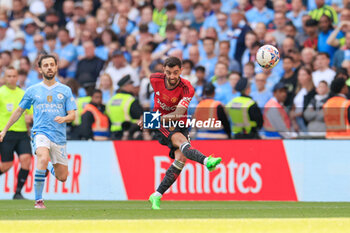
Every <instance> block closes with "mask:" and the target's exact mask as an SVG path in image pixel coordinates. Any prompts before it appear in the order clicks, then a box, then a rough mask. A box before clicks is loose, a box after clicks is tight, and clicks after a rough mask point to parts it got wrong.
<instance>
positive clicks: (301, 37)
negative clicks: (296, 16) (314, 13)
mask: <svg viewBox="0 0 350 233" xmlns="http://www.w3.org/2000/svg"><path fill="white" fill-rule="evenodd" d="M309 19H311V16H310V15H308V14H306V15H303V16H302V17H301V21H302V30H301V31H298V33H297V35H296V37H295V39H296V41H297V42H298V44H299V45H300V46H303V45H304V42H305V40H306V39H307V38H308V35H307V34H306V22H307V21H308V20H309Z"/></svg>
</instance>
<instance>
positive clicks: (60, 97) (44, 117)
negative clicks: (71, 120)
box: [19, 82, 77, 145]
mask: <svg viewBox="0 0 350 233" xmlns="http://www.w3.org/2000/svg"><path fill="white" fill-rule="evenodd" d="M31 105H33V111H34V125H33V128H32V136H35V135H37V134H43V135H45V136H46V137H48V138H49V139H50V140H51V141H52V142H54V143H56V144H58V145H64V144H66V123H62V124H59V123H57V122H55V121H54V119H55V117H57V116H61V117H64V116H66V115H67V113H68V111H71V110H76V109H77V106H76V104H75V100H74V97H73V94H72V91H71V89H70V88H69V87H68V86H66V85H63V84H61V83H58V82H56V83H55V84H54V85H52V86H50V87H49V86H46V85H45V84H44V83H43V82H40V83H38V84H36V85H33V86H31V87H30V88H28V89H27V90H26V92H25V94H24V96H23V98H22V100H21V102H20V103H19V106H20V107H21V108H23V109H29V108H30V107H31Z"/></svg>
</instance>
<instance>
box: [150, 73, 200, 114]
mask: <svg viewBox="0 0 350 233" xmlns="http://www.w3.org/2000/svg"><path fill="white" fill-rule="evenodd" d="M150 80H151V85H152V87H153V90H154V108H153V111H157V110H159V112H160V113H161V114H162V115H166V114H169V113H171V112H174V111H175V109H176V107H177V106H178V105H179V104H180V105H182V106H184V107H186V108H188V105H189V104H190V102H191V100H192V97H193V95H194V88H193V87H192V85H191V83H190V82H189V81H187V80H186V79H183V78H180V82H179V84H178V85H177V86H176V87H175V88H174V89H171V90H170V89H168V88H167V87H166V86H165V81H166V80H165V74H162V73H155V74H152V75H151V77H150ZM185 114H187V111H186V113H185Z"/></svg>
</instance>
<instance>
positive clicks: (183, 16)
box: [175, 0, 194, 25]
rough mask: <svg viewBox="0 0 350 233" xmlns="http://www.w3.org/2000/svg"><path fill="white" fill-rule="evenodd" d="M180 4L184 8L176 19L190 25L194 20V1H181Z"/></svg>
mask: <svg viewBox="0 0 350 233" xmlns="http://www.w3.org/2000/svg"><path fill="white" fill-rule="evenodd" d="M179 2H180V5H181V8H182V11H181V12H179V13H177V15H176V17H175V18H176V19H177V20H181V21H185V24H187V25H189V24H190V23H191V22H192V21H193V19H194V16H193V14H194V13H193V9H192V1H189V0H180V1H179Z"/></svg>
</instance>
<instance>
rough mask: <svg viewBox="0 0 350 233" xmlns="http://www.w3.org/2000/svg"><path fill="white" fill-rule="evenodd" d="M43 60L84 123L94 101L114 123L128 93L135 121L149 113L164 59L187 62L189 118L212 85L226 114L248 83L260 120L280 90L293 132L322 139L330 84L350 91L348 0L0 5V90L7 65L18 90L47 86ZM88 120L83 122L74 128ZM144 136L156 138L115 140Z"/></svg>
mask: <svg viewBox="0 0 350 233" xmlns="http://www.w3.org/2000/svg"><path fill="white" fill-rule="evenodd" d="M264 44H270V45H274V46H275V47H277V48H278V49H279V51H280V55H281V60H280V61H279V63H278V64H277V65H276V66H275V67H274V68H273V69H270V70H265V69H262V68H261V67H260V66H259V65H258V63H257V61H256V57H255V55H256V52H257V50H258V49H259V48H260V47H261V46H262V45H264ZM44 53H49V54H55V55H56V56H57V58H58V67H59V72H58V76H57V80H58V81H60V82H62V83H65V84H66V85H68V86H70V87H71V88H72V91H73V94H74V96H75V97H76V98H77V100H78V108H79V104H80V114H82V113H84V103H85V104H86V103H89V102H90V101H91V96H92V95H93V94H96V93H97V95H99V93H100V94H101V101H100V99H99V98H98V99H97V102H98V106H99V110H101V109H102V110H101V111H102V112H104V113H106V115H108V116H109V118H111V117H110V115H113V111H114V110H113V109H112V108H111V106H114V105H117V103H116V102H117V101H116V99H114V100H113V97H114V96H115V95H116V93H124V94H130V96H129V97H130V99H129V100H128V101H129V102H130V103H129V105H131V106H132V109H134V108H135V109H136V110H134V112H133V113H132V115H133V117H137V116H139V115H141V114H142V110H143V111H146V110H149V109H152V106H153V96H154V93H153V91H152V87H151V85H150V80H149V77H150V74H152V73H155V72H162V68H163V67H162V63H163V61H164V59H166V58H167V57H169V56H175V57H178V58H180V59H181V60H182V61H183V67H184V69H183V73H182V77H183V78H185V79H188V80H189V81H190V82H191V84H192V85H193V87H194V88H195V96H194V98H193V100H192V102H191V104H190V110H189V112H190V114H191V113H194V111H195V108H196V106H197V105H198V103H199V102H200V101H201V100H202V97H203V87H204V86H205V85H206V84H207V83H212V84H213V85H214V86H215V96H214V99H215V100H217V101H220V102H221V103H222V105H224V106H226V105H227V104H229V103H230V101H231V100H232V99H233V98H235V97H237V96H240V95H241V92H240V91H237V90H236V89H235V85H236V83H237V82H238V81H239V80H240V79H242V78H245V79H247V80H248V85H249V87H250V92H249V96H251V97H252V98H253V100H254V101H255V102H256V103H257V105H258V106H259V108H260V109H261V111H262V112H263V111H264V106H265V105H266V104H267V103H268V102H269V100H271V98H275V97H274V96H275V94H276V93H275V91H276V85H277V84H279V85H280V83H283V84H284V86H283V88H285V89H286V91H287V96H286V98H285V99H283V104H282V105H283V107H284V108H285V110H286V113H287V117H288V118H289V119H288V120H289V121H290V124H291V128H290V129H289V131H293V132H295V133H298V134H296V135H299V136H300V135H303V134H305V135H312V133H316V134H314V135H317V132H323V133H324V132H325V122H324V119H323V112H322V106H323V104H324V103H325V102H326V101H327V99H328V98H329V97H330V95H332V93H331V91H330V90H331V88H330V87H331V84H332V82H333V80H334V79H344V80H345V81H346V82H345V83H346V85H348V86H350V80H349V79H348V78H349V74H350V1H349V0H308V1H306V0H178V1H174V0H168V1H165V0H153V1H152V0H151V1H150V0H82V1H73V0H64V1H58V0H56V1H55V0H2V1H0V85H3V84H4V79H3V78H1V77H2V76H3V75H4V71H5V70H6V67H9V66H14V67H15V68H16V69H17V70H18V74H19V81H18V86H19V87H21V88H22V89H24V90H25V89H27V88H28V87H30V86H31V85H34V84H36V83H39V82H41V80H42V77H41V75H40V74H39V73H38V67H37V62H36V61H37V59H38V57H39V56H40V55H41V54H44ZM94 89H99V90H100V92H96V91H95V90H94ZM333 95H334V93H333ZM98 97H99V96H98ZM129 97H127V96H126V95H124V97H122V98H125V101H126V99H127V98H129ZM84 98H85V99H84ZM79 100H81V103H79ZM84 101H85V102H84ZM105 105H106V109H107V110H108V109H109V110H110V112H109V113H108V112H106V111H104V109H105V107H104V106H105ZM131 106H127V107H126V108H124V109H127V110H125V111H129V109H130V108H131ZM111 109H112V110H111ZM140 109H141V110H140ZM111 112H112V113H111ZM126 115H130V113H129V112H128V113H127V114H125V116H123V120H124V121H126V120H127V119H126V118H127V117H128V116H126ZM133 117H132V118H133ZM85 118H86V117H84V118H81V117H79V118H78V120H77V122H76V123H75V128H77V127H79V125H80V123H81V120H82V119H85ZM89 119H90V120H91V116H90V118H89ZM109 120H110V119H109ZM119 123H120V122H118V124H119ZM132 123H135V122H132ZM110 124H111V125H112V126H113V125H114V126H116V125H117V124H114V123H113V121H111V120H110ZM116 127H119V126H116ZM125 127H126V128H130V125H127V126H125V124H123V127H122V128H123V129H125ZM72 128H74V127H72ZM131 128H132V127H131ZM118 129H121V128H120V127H119V128H118ZM133 131H137V130H136V129H133ZM86 134H90V135H91V132H90V133H89V132H86ZM72 135H73V136H72V138H76V137H78V136H77V135H79V133H77V134H75V133H72ZM293 135H294V134H293ZM142 136H144V137H145V138H149V136H150V135H143V134H142V133H138V134H133V136H131V135H129V134H128V135H119V134H116V135H115V136H114V137H113V138H116V139H121V138H123V139H128V138H129V139H130V138H142ZM89 137H91V136H86V137H85V136H84V137H82V136H81V137H80V138H89ZM285 137H293V138H294V137H295V136H285Z"/></svg>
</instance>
